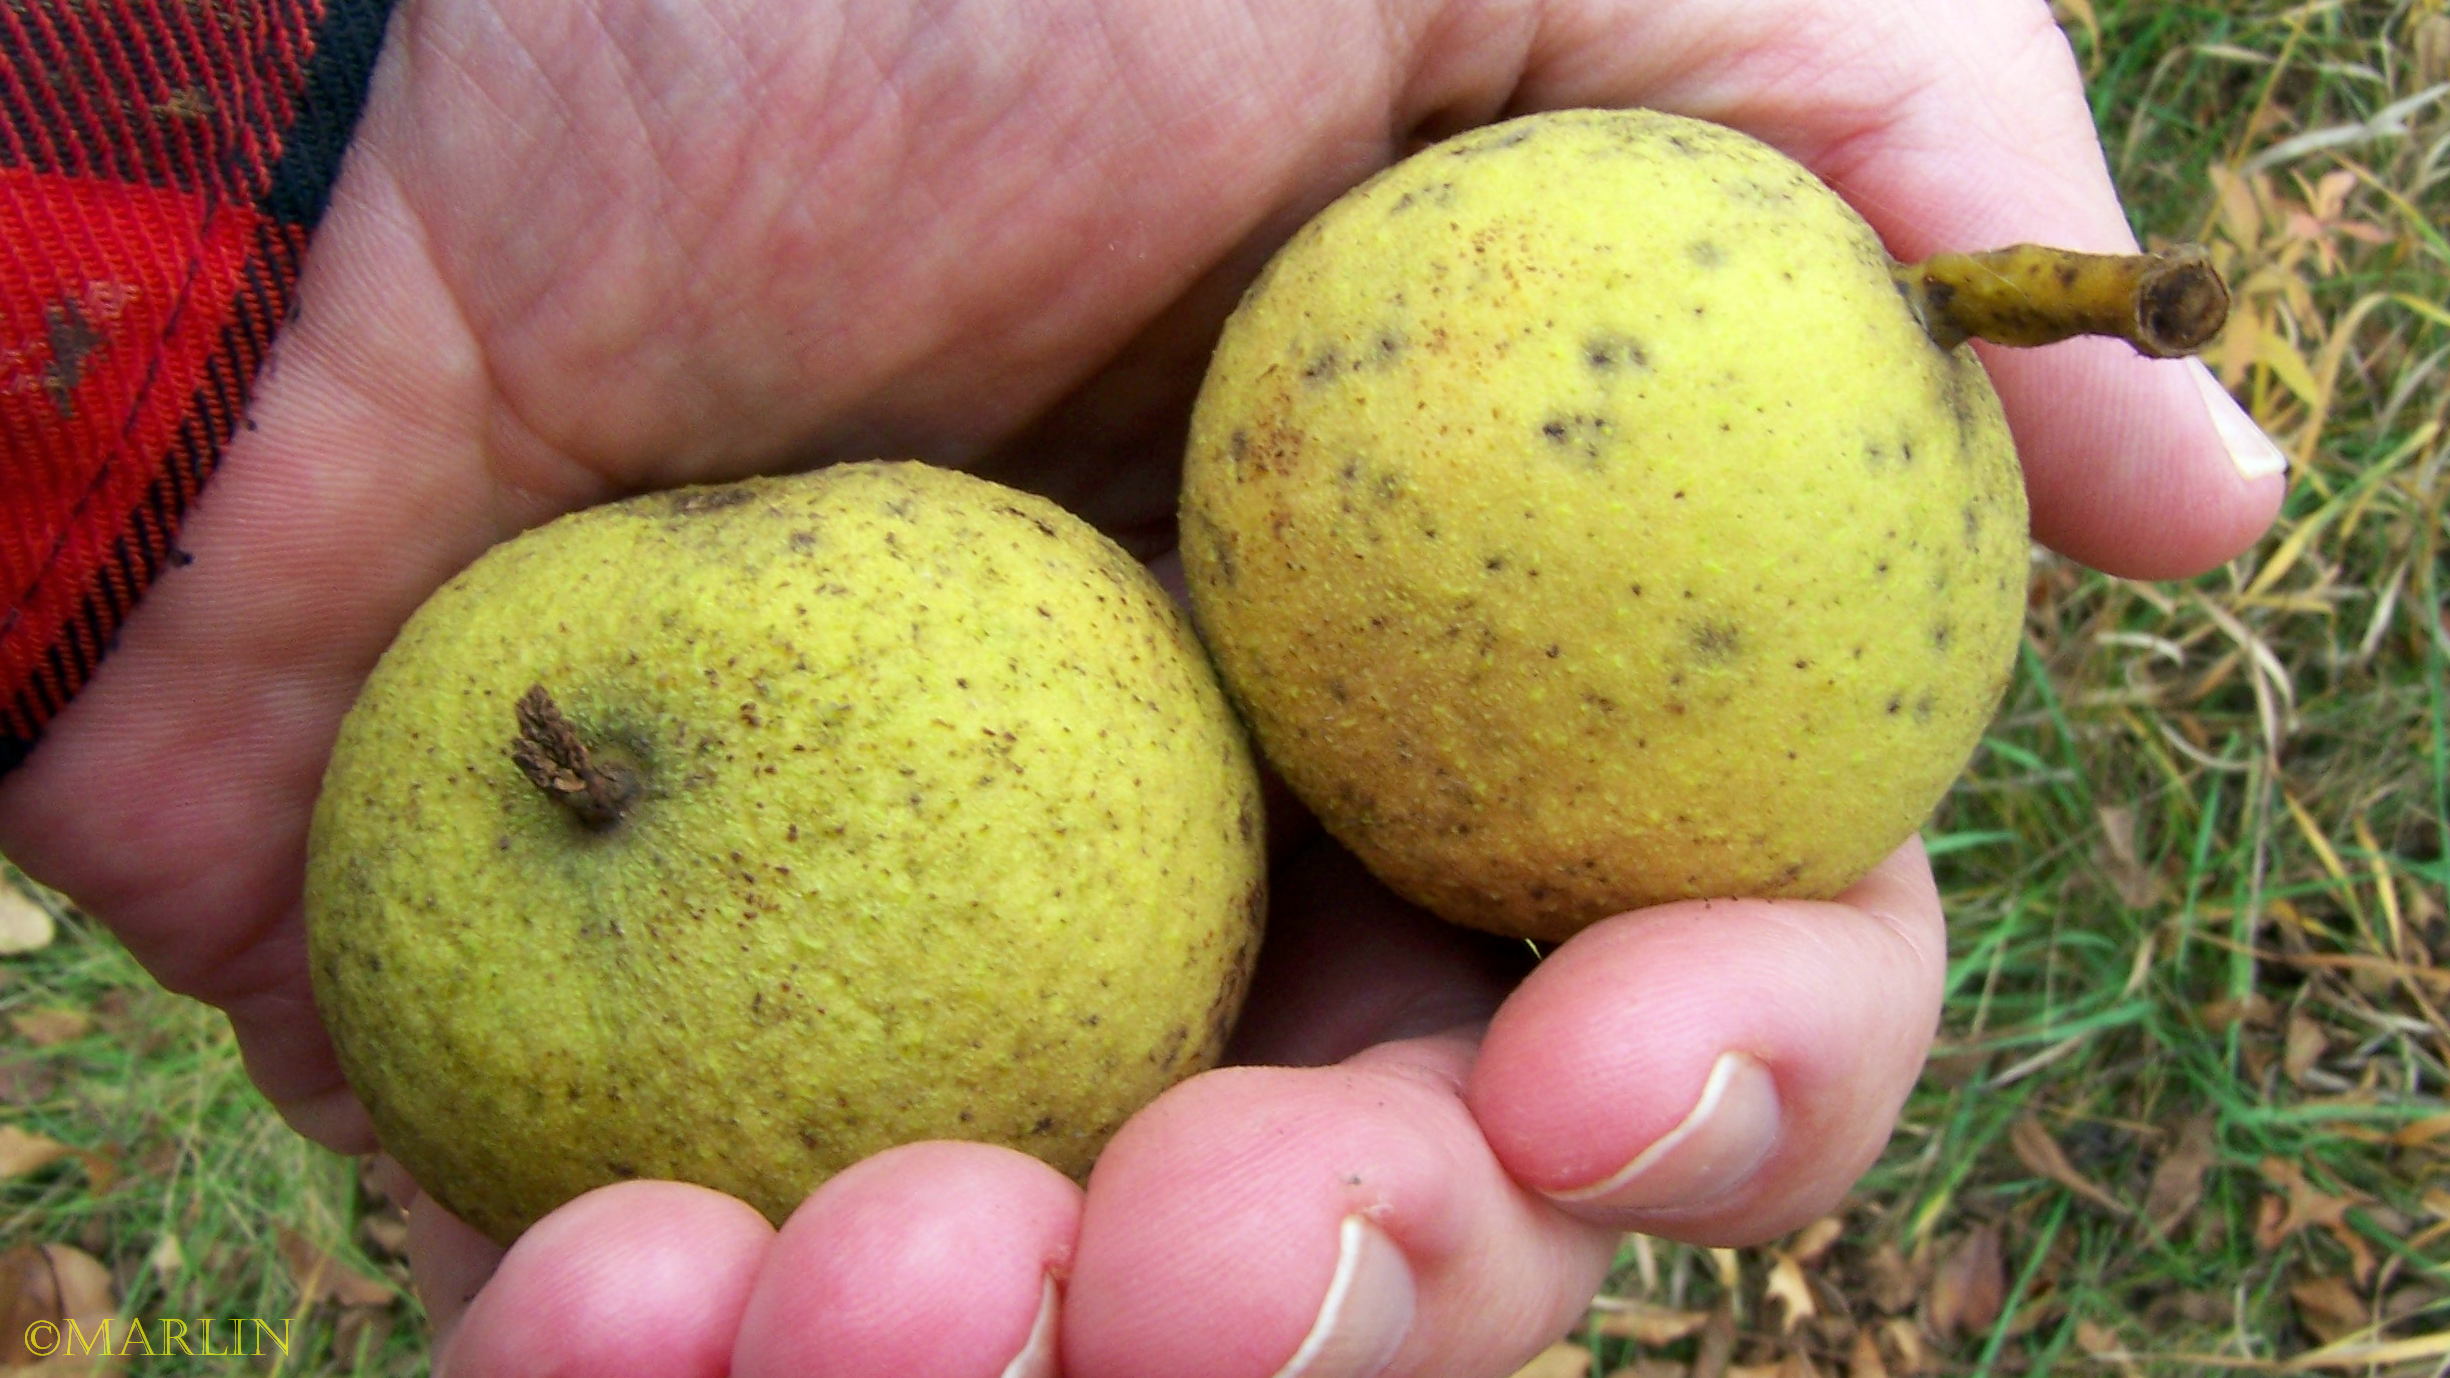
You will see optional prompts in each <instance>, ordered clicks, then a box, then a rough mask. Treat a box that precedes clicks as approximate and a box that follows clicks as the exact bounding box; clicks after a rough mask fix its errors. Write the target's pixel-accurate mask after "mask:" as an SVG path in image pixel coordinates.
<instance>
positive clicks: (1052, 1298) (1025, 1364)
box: [1003, 1275, 1063, 1378]
mask: <svg viewBox="0 0 2450 1378" xmlns="http://www.w3.org/2000/svg"><path fill="white" fill-rule="evenodd" d="M1062 1309H1063V1294H1062V1293H1061V1292H1060V1291H1058V1290H1057V1289H1056V1287H1055V1279H1054V1277H1053V1276H1052V1275H1049V1276H1048V1277H1047V1279H1046V1281H1045V1283H1044V1284H1043V1286H1042V1287H1041V1288H1040V1291H1039V1294H1038V1319H1036V1320H1034V1321H1032V1322H1030V1326H1029V1338H1028V1339H1026V1340H1024V1341H1022V1342H1021V1352H1020V1353H1018V1354H1015V1355H1013V1356H1012V1362H1011V1363H1009V1364H1006V1365H1004V1373H1003V1378H1055V1316H1056V1313H1057V1312H1059V1311H1061V1310H1062Z"/></svg>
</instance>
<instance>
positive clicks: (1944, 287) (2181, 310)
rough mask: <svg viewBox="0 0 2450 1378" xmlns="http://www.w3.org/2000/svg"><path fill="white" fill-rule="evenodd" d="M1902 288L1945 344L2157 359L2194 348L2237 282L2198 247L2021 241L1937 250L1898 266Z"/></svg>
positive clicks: (2225, 314)
mask: <svg viewBox="0 0 2450 1378" xmlns="http://www.w3.org/2000/svg"><path fill="white" fill-rule="evenodd" d="M1894 271H1895V276H1896V279H1897V288H1898V290H1899V291H1900V292H1902V293H1904V294H1905V298H1906V304H1907V305H1908V307H1910V308H1911V309H1912V310H1913V312H1914V315H1915V318H1916V319H1917V320H1919V321H1921V322H1922V325H1923V329H1924V330H1926V331H1928V332H1930V335H1931V338H1932V340H1933V341H1935V342H1936V343H1937V344H1938V345H1939V346H1940V348H1942V349H1954V348H1956V347H1957V346H1958V345H1960V344H1963V343H1964V342H1965V341H1967V340H1969V339H1975V340H1989V341H1990V342H1991V343H1993V344H2004V345H2045V344H2053V343H2056V342H2057V341H2060V340H2065V339H2071V338H2073V337H2075V336H2077V335H2107V336H2111V337H2113V338H2116V339H2121V340H2125V341H2126V342H2127V343H2129V344H2131V345H2133V346H2135V348H2136V350H2137V351H2138V352H2139V353H2143V354H2148V355H2151V356H2152V357H2154V358H2158V359H2169V358H2176V357H2178V356H2180V355H2185V354H2192V353H2194V352H2195V351H2196V350H2199V349H2201V348H2202V347H2203V346H2204V345H2206V344H2209V343H2210V342H2211V340H2212V338H2213V337H2214V336H2215V335H2218V334H2219V333H2220V327H2221V326H2222V325H2223V324H2224V323H2226V322H2227V320H2228V318H2229V288H2228V284H2226V283H2224V282H2222V281H2221V278H2220V273H2219V272H2218V271H2217V270H2216V269H2214V268H2213V267H2212V264H2211V260H2210V259H2208V258H2207V257H2205V255H2204V253H2203V251H2202V250H2201V249H2197V248H2181V249H2173V250H2170V251H2168V252H2165V253H2155V254H2083V253H2077V252H2075V251H2074V250H2071V249H2053V248H2049V247H2047V246H2045V245H2040V244H2017V245H2013V246H2011V247H2009V248H2005V249H1991V250H1987V251H1985V252H1982V253H1973V254H1934V255H1932V256H1931V257H1930V258H1927V259H1924V260H1923V261H1922V262H1920V263H1901V264H1898V265H1897V266H1896V268H1895V270H1894Z"/></svg>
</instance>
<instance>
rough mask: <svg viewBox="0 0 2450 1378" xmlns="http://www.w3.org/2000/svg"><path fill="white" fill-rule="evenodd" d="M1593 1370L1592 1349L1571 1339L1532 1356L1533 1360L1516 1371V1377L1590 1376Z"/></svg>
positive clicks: (1558, 1377) (1577, 1377)
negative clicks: (1585, 1347)
mask: <svg viewBox="0 0 2450 1378" xmlns="http://www.w3.org/2000/svg"><path fill="white" fill-rule="evenodd" d="M1590 1372H1591V1351H1589V1350H1587V1349H1584V1348H1583V1347H1582V1346H1581V1345H1578V1344H1575V1343H1573V1342H1571V1341H1569V1340H1559V1341H1558V1342H1557V1343H1555V1344H1553V1345H1550V1346H1549V1347H1548V1348H1546V1349H1543V1350H1541V1351H1540V1352H1539V1353H1537V1354H1534V1355H1532V1356H1531V1362H1530V1363H1527V1364H1525V1365H1523V1366H1522V1367H1521V1368H1518V1369H1516V1370H1515V1371H1514V1378H1588V1375H1589V1374H1590Z"/></svg>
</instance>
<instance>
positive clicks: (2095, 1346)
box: [2076, 1317, 2138, 1373]
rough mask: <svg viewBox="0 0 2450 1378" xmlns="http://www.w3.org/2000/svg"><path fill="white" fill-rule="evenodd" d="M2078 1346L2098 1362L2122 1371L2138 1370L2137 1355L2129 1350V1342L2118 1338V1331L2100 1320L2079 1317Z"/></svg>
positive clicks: (2077, 1325)
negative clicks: (2136, 1364)
mask: <svg viewBox="0 0 2450 1378" xmlns="http://www.w3.org/2000/svg"><path fill="white" fill-rule="evenodd" d="M2076 1348H2078V1349H2080V1350H2083V1351H2084V1357H2085V1358H2087V1359H2090V1360H2092V1361H2093V1362H2094V1363H2096V1364H2106V1365H2111V1366H2114V1367H2116V1368H2117V1369H2118V1371H2119V1372H2121V1373H2135V1372H2137V1371H2138V1370H2137V1368H2136V1366H2135V1356H2134V1355H2133V1354H2131V1353H2129V1352H2128V1350H2127V1342H2126V1341H2124V1340H2122V1339H2120V1338H2118V1332H2117V1331H2115V1330H2112V1329H2110V1328H2109V1327H2108V1326H2106V1325H2103V1324H2101V1323H2100V1322H2099V1321H2091V1320H2085V1319H2083V1318H2081V1317H2079V1318H2078V1319H2077V1321H2076Z"/></svg>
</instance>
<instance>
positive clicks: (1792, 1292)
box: [1761, 1254, 1820, 1335]
mask: <svg viewBox="0 0 2450 1378" xmlns="http://www.w3.org/2000/svg"><path fill="white" fill-rule="evenodd" d="M1761 1297H1762V1300H1764V1301H1766V1302H1768V1303H1770V1304H1772V1305H1774V1306H1776V1307H1777V1308H1778V1333H1779V1334H1781V1335H1791V1334H1793V1333H1794V1332H1795V1327H1796V1326H1798V1325H1801V1324H1803V1323H1804V1322H1805V1321H1808V1320H1810V1319H1812V1317H1813V1316H1815V1315H1817V1314H1819V1312H1820V1308H1819V1307H1818V1306H1817V1305H1815V1304H1814V1303H1813V1300H1812V1281H1811V1279H1809V1278H1807V1277H1805V1276H1804V1274H1803V1265H1802V1264H1800V1263H1797V1262H1796V1261H1795V1260H1794V1259H1793V1258H1792V1257H1791V1256H1789V1255H1786V1254H1780V1255H1778V1256H1777V1257H1776V1258H1773V1259H1771V1260H1770V1265H1769V1277H1768V1278H1767V1279H1766V1280H1765V1281H1763V1283H1762V1284H1761Z"/></svg>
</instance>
